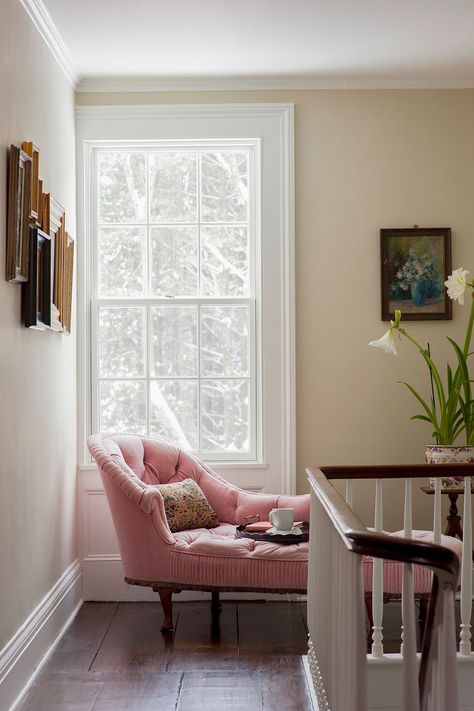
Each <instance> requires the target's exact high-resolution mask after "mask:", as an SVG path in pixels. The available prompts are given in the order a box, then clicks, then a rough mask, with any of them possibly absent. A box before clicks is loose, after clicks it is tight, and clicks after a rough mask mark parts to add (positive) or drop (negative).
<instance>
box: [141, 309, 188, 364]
mask: <svg viewBox="0 0 474 711" xmlns="http://www.w3.org/2000/svg"><path fill="white" fill-rule="evenodd" d="M150 312H151V353H150V370H151V374H152V377H158V378H163V377H170V376H171V377H173V376H174V377H176V376H178V377H179V376H181V377H183V376H188V377H189V376H191V377H196V376H197V369H198V367H197V340H198V339H197V329H198V325H197V319H198V311H197V307H196V306H155V307H152V308H151V309H150Z"/></svg>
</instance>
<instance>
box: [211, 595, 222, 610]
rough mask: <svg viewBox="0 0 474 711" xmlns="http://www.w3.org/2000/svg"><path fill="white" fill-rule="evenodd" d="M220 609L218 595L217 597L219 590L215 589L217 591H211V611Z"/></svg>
mask: <svg viewBox="0 0 474 711" xmlns="http://www.w3.org/2000/svg"><path fill="white" fill-rule="evenodd" d="M220 609H221V601H220V597H219V591H218V590H217V591H214V592H212V602H211V611H212V612H217V611H218V610H220Z"/></svg>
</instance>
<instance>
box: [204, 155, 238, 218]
mask: <svg viewBox="0 0 474 711" xmlns="http://www.w3.org/2000/svg"><path fill="white" fill-rule="evenodd" d="M247 208H248V153H236V152H234V151H219V152H216V153H203V154H202V159H201V218H202V220H203V221H204V222H247V214H248V209H247Z"/></svg>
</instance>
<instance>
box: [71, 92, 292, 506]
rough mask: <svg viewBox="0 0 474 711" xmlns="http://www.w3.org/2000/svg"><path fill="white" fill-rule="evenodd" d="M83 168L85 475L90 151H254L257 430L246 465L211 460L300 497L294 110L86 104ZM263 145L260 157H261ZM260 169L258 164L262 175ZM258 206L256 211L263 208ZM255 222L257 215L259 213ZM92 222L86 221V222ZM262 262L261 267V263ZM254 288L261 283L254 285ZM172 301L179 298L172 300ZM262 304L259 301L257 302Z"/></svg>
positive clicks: (232, 475)
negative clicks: (124, 146) (194, 147)
mask: <svg viewBox="0 0 474 711" xmlns="http://www.w3.org/2000/svg"><path fill="white" fill-rule="evenodd" d="M76 118H77V126H76V136H77V169H78V181H77V182H78V235H79V239H78V291H79V298H78V395H79V396H78V403H79V411H78V454H79V463H80V469H91V468H94V465H93V464H90V459H89V457H88V452H87V444H86V440H87V435H88V434H89V433H90V432H91V431H92V428H93V425H92V417H91V415H92V412H91V394H90V389H91V383H92V374H93V364H92V362H91V352H92V349H91V345H92V344H91V342H90V332H91V329H90V319H91V311H90V309H89V307H88V295H89V294H91V287H92V284H91V265H92V264H93V259H92V254H91V249H92V229H93V225H92V224H91V218H92V216H93V210H92V209H91V206H92V204H93V199H94V184H93V180H92V173H91V171H92V170H93V165H92V161H93V155H94V149H95V148H97V147H99V146H111V145H114V143H115V145H116V142H117V141H120V142H123V143H125V142H127V143H130V144H133V145H134V146H137V145H139V144H140V143H141V144H143V145H150V144H153V145H155V144H158V143H159V142H160V141H167V142H168V141H173V142H174V143H176V144H180V143H181V144H183V145H185V144H186V142H188V144H189V143H193V144H196V143H198V142H201V141H202V142H203V144H204V145H205V144H206V141H207V142H210V143H212V145H215V144H216V143H219V144H220V145H223V146H225V145H226V141H227V143H228V144H229V143H231V144H232V146H235V145H236V142H241V143H242V145H245V146H249V145H250V146H253V151H254V153H255V163H257V161H259V162H260V167H261V176H262V177H261V181H262V182H261V186H257V187H260V190H258V189H257V190H256V195H259V194H260V195H259V200H260V202H261V211H262V224H261V249H257V250H256V254H257V260H256V271H257V277H258V275H260V274H263V277H262V284H263V286H262V299H261V300H260V302H259V303H260V304H261V307H262V312H261V313H260V310H259V309H258V308H257V309H256V321H257V329H256V332H257V334H261V341H259V340H257V343H256V353H255V358H253V359H252V360H253V362H254V363H255V368H256V369H257V371H258V369H261V373H262V377H261V378H259V379H258V381H259V388H258V389H257V391H256V404H255V407H256V414H257V419H256V422H257V423H258V422H259V421H261V423H262V427H261V428H257V432H256V433H255V434H254V442H255V445H256V446H255V448H254V451H253V452H252V457H251V459H249V460H248V461H238V460H237V459H236V457H233V456H232V461H225V457H223V456H220V455H219V460H220V461H219V462H214V461H213V462H212V465H211V466H212V467H213V469H215V470H216V471H217V472H218V473H220V474H221V475H223V476H224V477H226V478H227V479H228V480H230V481H233V482H234V483H236V484H238V485H240V486H244V487H245V488H249V489H253V490H256V491H274V492H281V493H289V494H290V493H294V491H295V487H296V472H295V449H296V448H295V338H294V329H295V318H294V168H293V162H294V155H293V140H294V139H293V105H292V104H244V105H242V104H237V105H236V104H224V105H176V106H168V105H166V106H165V105H151V106H84V107H78V108H77V109H76ZM260 147H261V158H260ZM258 167H259V166H258V165H257V168H258ZM258 209H259V206H258V205H257V210H258ZM257 214H258V213H257ZM86 216H88V218H87V219H86ZM260 253H261V254H262V262H261V263H259V261H258V255H260ZM257 284H258V278H257ZM173 301H175V300H173ZM257 301H258V295H257Z"/></svg>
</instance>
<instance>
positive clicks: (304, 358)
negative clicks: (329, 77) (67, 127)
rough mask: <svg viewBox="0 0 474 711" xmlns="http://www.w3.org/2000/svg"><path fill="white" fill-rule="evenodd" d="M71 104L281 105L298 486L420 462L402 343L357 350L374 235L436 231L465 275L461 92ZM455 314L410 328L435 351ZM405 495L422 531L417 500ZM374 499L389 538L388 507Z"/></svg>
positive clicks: (376, 332)
mask: <svg viewBox="0 0 474 711" xmlns="http://www.w3.org/2000/svg"><path fill="white" fill-rule="evenodd" d="M76 101H77V103H79V104H114V103H118V104H128V103H137V104H145V103H193V102H200V103H207V102H215V103H220V102H229V101H233V102H258V101H291V102H294V104H295V122H296V126H295V128H296V347H297V450H298V489H299V491H305V490H306V489H307V484H306V479H305V474H304V467H305V466H308V465H311V464H316V465H317V464H336V463H340V464H349V463H403V462H405V463H409V462H421V461H422V459H423V451H424V444H425V443H426V442H429V441H430V436H431V432H430V429H429V426H428V425H427V426H426V427H425V426H424V425H423V424H421V423H415V422H410V419H409V417H410V416H411V415H412V414H415V413H416V412H417V407H416V404H415V402H414V401H413V400H412V399H411V396H410V395H409V393H408V392H406V391H405V389H404V387H403V386H402V385H400V384H398V383H397V381H399V380H408V381H410V382H411V383H413V384H415V385H418V386H420V387H424V386H426V383H427V381H426V372H425V369H424V366H423V364H422V363H421V358H420V356H418V355H417V354H416V353H415V352H413V351H412V350H411V349H410V347H409V344H406V343H402V344H400V348H399V353H400V355H399V356H398V358H394V357H391V356H387V355H385V354H383V353H382V352H379V351H376V350H374V349H369V348H367V342H368V341H369V340H372V339H374V338H377V337H379V336H381V335H382V334H383V332H384V331H385V330H386V325H385V324H384V323H382V322H381V320H380V293H379V281H380V276H379V274H380V257H379V229H380V228H381V227H410V226H412V225H414V224H415V223H416V224H418V225H421V226H450V227H451V228H452V230H453V233H452V236H453V264H454V266H459V265H463V266H464V267H465V268H467V269H470V270H471V271H472V272H474V248H473V247H474V242H473V234H474V197H473V196H474V92H473V91H469V90H467V91H457V90H456V91H447V90H443V91H295V92H288V91H282V92H245V93H243V92H232V93H221V92H219V93H194V94H191V93H186V94H183V93H180V94H175V93H169V94H143V93H133V94H96V93H90V94H81V93H79V94H78V95H77V99H76ZM465 310H466V309H465ZM465 310H464V312H463V310H462V308H461V307H458V306H455V307H454V319H453V321H452V322H440V323H435V322H434V323H429V322H424V323H423V322H421V323H418V324H415V325H413V326H412V327H411V330H412V332H413V334H414V335H416V337H417V338H419V339H420V340H421V341H423V342H425V341H427V340H429V341H430V343H431V346H432V348H433V350H434V353H435V355H437V354H438V352H439V353H440V354H447V352H448V350H447V347H446V345H445V344H444V342H443V341H444V340H445V336H446V335H450V336H454V337H456V336H458V337H459V336H460V334H461V333H462V330H463V327H464V323H465V318H466V316H467V314H466V313H465ZM442 357H443V355H441V358H442ZM416 489H417V500H416V508H417V510H418V513H419V514H420V515H421V518H419V520H420V521H421V522H423V521H424V523H425V524H426V525H427V524H428V521H429V515H428V511H429V510H430V507H431V499H430V500H428V497H427V496H426V495H424V494H421V493H420V492H419V491H418V486H417V487H416ZM358 491H359V495H358V496H356V502H357V504H358V508H359V510H360V511H361V512H362V513H364V514H365V513H367V506H369V505H370V507H371V506H372V502H371V499H372V497H371V494H370V493H369V491H368V487H367V486H364V485H361V486H360V487H359V489H358ZM388 491H389V496H388V497H387V499H388V503H387V506H386V509H387V512H386V514H387V515H386V524H387V526H388V527H392V528H394V527H396V526H397V525H399V522H400V519H399V517H397V516H396V515H395V514H394V511H395V510H396V509H397V508H398V506H397V505H393V502H394V498H395V499H399V498H400V497H399V496H398V493H397V487H395V486H392V487H388ZM423 514H424V515H423Z"/></svg>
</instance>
